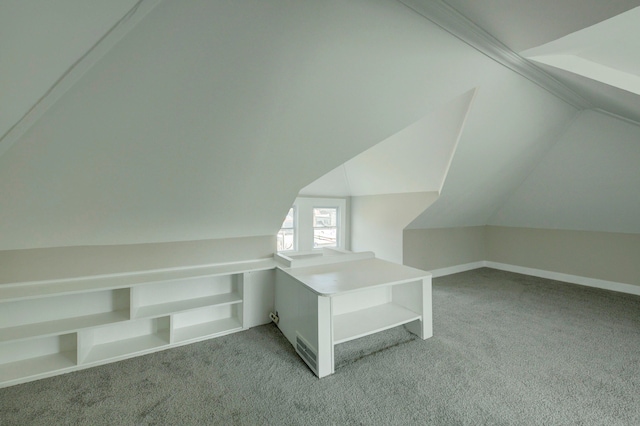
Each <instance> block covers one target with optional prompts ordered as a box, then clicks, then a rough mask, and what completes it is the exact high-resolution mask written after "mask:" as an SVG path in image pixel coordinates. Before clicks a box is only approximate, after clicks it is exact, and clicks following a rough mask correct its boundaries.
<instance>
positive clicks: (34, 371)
mask: <svg viewBox="0 0 640 426" xmlns="http://www.w3.org/2000/svg"><path fill="white" fill-rule="evenodd" d="M75 355H76V354H75V352H73V353H71V352H70V353H65V352H61V353H57V354H51V355H45V356H39V357H35V358H29V359H25V360H22V361H15V362H10V363H7V364H0V383H3V385H4V384H5V382H9V381H12V380H17V379H24V378H27V377H31V376H36V375H38V374H44V373H49V372H53V371H57V370H63V369H65V368H71V367H75V365H76V363H75V362H74V361H73V359H74V358H75Z"/></svg>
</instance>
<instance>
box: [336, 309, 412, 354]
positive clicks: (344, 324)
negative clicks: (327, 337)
mask: <svg viewBox="0 0 640 426" xmlns="http://www.w3.org/2000/svg"><path fill="white" fill-rule="evenodd" d="M421 318H422V316H421V315H420V314H418V313H416V312H414V311H411V310H409V309H407V308H404V307H402V306H400V305H397V304H395V303H385V304H383V305H378V306H373V307H369V308H366V309H362V310H359V311H352V312H348V313H345V314H342V315H335V316H334V317H333V344H334V345H337V344H339V343H344V342H348V341H349V340H354V339H357V338H360V337H364V336H368V335H369V334H373V333H377V332H379V331H383V330H387V329H389V328H393V327H397V326H399V325H402V324H406V323H409V322H412V321H415V320H419V319H421Z"/></svg>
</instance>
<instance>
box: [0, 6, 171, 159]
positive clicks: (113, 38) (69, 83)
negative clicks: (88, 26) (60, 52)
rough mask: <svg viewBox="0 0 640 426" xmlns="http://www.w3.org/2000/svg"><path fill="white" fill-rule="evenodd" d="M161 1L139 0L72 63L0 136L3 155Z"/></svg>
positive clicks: (0, 148) (0, 151) (0, 149)
mask: <svg viewBox="0 0 640 426" xmlns="http://www.w3.org/2000/svg"><path fill="white" fill-rule="evenodd" d="M161 1H162V0H139V1H138V2H137V3H136V4H135V5H134V6H133V7H132V8H131V9H130V10H129V11H128V12H127V13H126V14H125V15H124V16H123V17H122V18H121V19H120V20H119V21H118V22H116V23H115V24H114V25H113V26H112V27H111V29H110V30H109V31H107V32H106V33H105V34H104V35H103V36H102V37H101V38H100V39H99V40H98V41H97V42H96V44H94V45H93V46H92V47H91V48H90V49H89V50H88V51H87V52H86V53H85V54H84V55H82V56H81V57H80V59H78V60H77V61H76V62H75V63H74V64H73V65H71V67H69V69H68V70H67V71H66V72H65V73H64V74H63V75H62V77H60V78H59V79H58V80H57V81H56V82H55V83H54V84H53V85H52V86H51V87H50V88H49V90H47V92H46V93H45V94H44V95H43V96H42V97H41V98H40V99H39V100H38V101H37V102H36V103H35V105H33V106H32V107H31V109H29V111H27V112H26V113H25V114H24V115H23V116H22V118H20V120H18V121H17V122H16V123H15V124H14V125H13V126H11V128H9V130H8V131H7V132H6V133H5V134H4V135H2V136H1V137H0V156H2V154H4V153H5V152H7V151H8V150H9V148H11V146H13V144H14V143H15V142H16V141H17V140H18V139H20V137H21V136H22V135H24V134H25V132H26V131H27V130H28V129H29V128H30V127H31V126H32V125H33V124H35V123H36V122H37V121H38V120H39V119H40V118H41V117H42V116H43V115H44V114H45V113H46V112H47V110H48V109H49V108H51V107H52V106H53V105H54V104H55V103H56V102H57V101H58V100H59V99H60V98H61V97H62V96H63V95H64V94H65V93H66V92H67V91H68V90H69V89H70V88H71V87H73V85H74V84H75V83H76V82H78V81H79V80H80V79H81V78H82V76H83V75H84V74H85V73H86V72H87V71H89V69H91V67H92V66H93V65H95V64H96V63H97V62H98V61H99V60H100V59H101V58H102V57H103V56H105V55H106V53H107V52H108V51H109V50H111V48H112V47H114V46H115V45H116V44H117V43H118V42H119V41H120V40H121V39H122V38H123V37H124V36H125V35H126V34H127V33H128V32H129V31H131V30H132V29H133V28H134V27H135V26H136V25H137V24H138V23H139V22H140V21H142V19H144V17H145V16H147V14H148V13H149V12H151V10H153V8H154V7H156V6H157V5H158V4H159V3H160V2H161Z"/></svg>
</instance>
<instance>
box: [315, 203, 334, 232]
mask: <svg viewBox="0 0 640 426" xmlns="http://www.w3.org/2000/svg"><path fill="white" fill-rule="evenodd" d="M336 226H338V209H337V208H336V207H331V208H325V207H322V208H314V209H313V227H314V228H324V227H336Z"/></svg>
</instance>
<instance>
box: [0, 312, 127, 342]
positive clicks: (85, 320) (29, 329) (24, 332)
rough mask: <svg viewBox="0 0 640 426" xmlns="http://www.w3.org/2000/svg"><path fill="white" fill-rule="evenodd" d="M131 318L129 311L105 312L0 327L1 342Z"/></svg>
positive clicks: (64, 331)
mask: <svg viewBox="0 0 640 426" xmlns="http://www.w3.org/2000/svg"><path fill="white" fill-rule="evenodd" d="M128 319H129V311H128V310H127V311H114V312H103V313H100V314H94V315H85V316H81V317H73V318H63V319H59V320H53V321H47V322H38V323H34V324H25V325H19V326H15V327H7V328H0V342H6V341H8V340H18V339H27V338H30V337H36V336H38V337H40V336H47V335H52V334H60V333H66V332H70V331H76V330H79V329H82V328H87V327H95V326H99V325H105V324H112V323H115V322H120V321H126V320H128Z"/></svg>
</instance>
